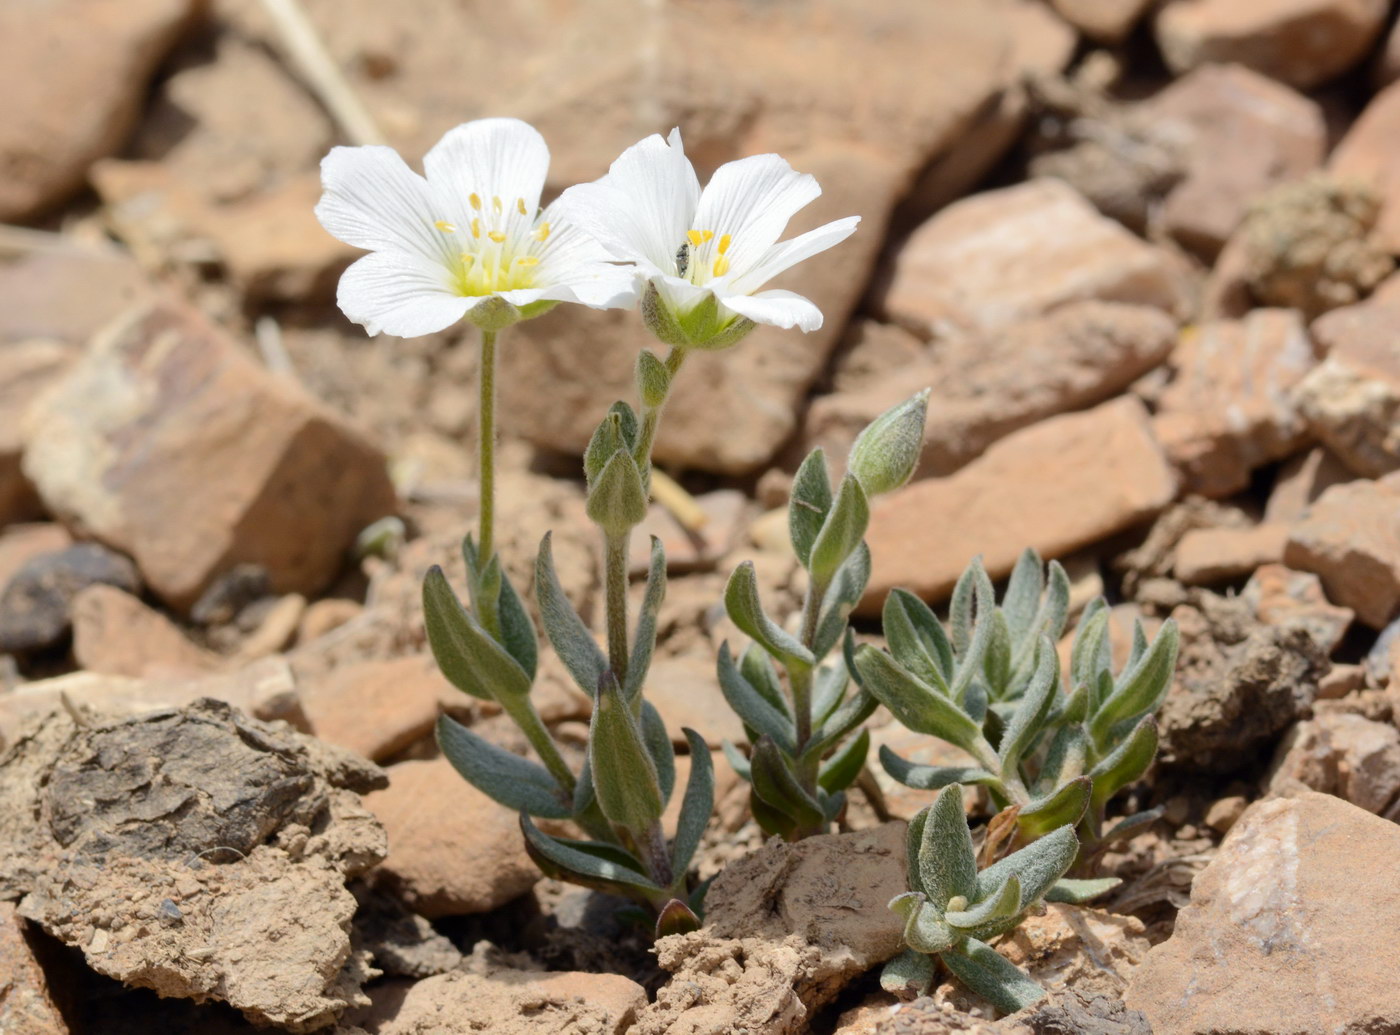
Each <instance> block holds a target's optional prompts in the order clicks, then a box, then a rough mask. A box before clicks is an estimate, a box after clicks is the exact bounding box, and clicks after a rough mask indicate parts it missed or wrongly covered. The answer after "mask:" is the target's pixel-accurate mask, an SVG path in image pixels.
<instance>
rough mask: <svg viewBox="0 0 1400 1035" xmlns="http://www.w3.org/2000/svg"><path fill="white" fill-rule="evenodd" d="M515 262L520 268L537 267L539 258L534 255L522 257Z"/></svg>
mask: <svg viewBox="0 0 1400 1035" xmlns="http://www.w3.org/2000/svg"><path fill="white" fill-rule="evenodd" d="M515 261H516V263H517V264H518V265H521V266H538V265H539V264H540V260H539V257H538V256H536V255H522V256H520V258H518V259H516V260H515Z"/></svg>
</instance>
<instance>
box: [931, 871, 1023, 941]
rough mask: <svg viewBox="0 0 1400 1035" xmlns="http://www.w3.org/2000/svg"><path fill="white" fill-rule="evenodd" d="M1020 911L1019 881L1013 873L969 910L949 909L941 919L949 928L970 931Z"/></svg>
mask: <svg viewBox="0 0 1400 1035" xmlns="http://www.w3.org/2000/svg"><path fill="white" fill-rule="evenodd" d="M1020 911H1021V881H1020V878H1018V877H1017V876H1016V875H1015V874H1014V873H1013V874H1012V875H1011V876H1009V877H1007V878H1006V883H1004V884H1003V885H1002V886H1001V887H1000V888H999V889H997V890H996V891H994V892H992V893H991V894H990V895H988V896H987V897H986V898H984V899H983V900H982V901H980V902H978V903H977V904H976V905H974V906H973V907H972V908H970V909H950V910H949V911H948V912H947V913H945V914H944V916H943V919H944V921H945V922H946V923H947V924H948V926H949V927H954V928H961V929H963V930H965V931H966V930H972V929H975V928H978V927H981V926H983V925H984V924H990V923H992V922H993V921H996V920H1005V919H1007V918H1008V917H1013V916H1015V915H1016V914H1017V913H1019V912H1020Z"/></svg>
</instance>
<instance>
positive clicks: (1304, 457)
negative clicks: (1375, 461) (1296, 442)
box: [1264, 446, 1352, 524]
mask: <svg viewBox="0 0 1400 1035" xmlns="http://www.w3.org/2000/svg"><path fill="white" fill-rule="evenodd" d="M1351 480H1352V473H1351V472H1350V471H1348V470H1347V469H1346V465H1344V464H1343V463H1342V462H1341V461H1340V460H1338V459H1337V458H1336V456H1335V455H1333V454H1332V453H1330V452H1328V451H1327V450H1326V449H1324V448H1322V447H1321V446H1318V447H1316V448H1314V449H1310V450H1308V451H1307V452H1306V453H1299V454H1298V455H1297V456H1295V457H1291V458H1290V459H1288V460H1286V461H1284V463H1283V464H1282V465H1280V467H1279V471H1278V475H1277V476H1276V477H1275V478H1274V487H1273V489H1272V490H1271V491H1270V492H1269V502H1268V503H1267V504H1266V505H1265V507H1264V520H1265V521H1275V522H1282V523H1284V524H1291V523H1292V522H1294V521H1297V520H1298V519H1299V518H1301V517H1302V516H1303V515H1304V514H1306V513H1307V510H1308V508H1309V507H1310V506H1312V504H1313V501H1314V500H1316V499H1317V498H1318V497H1319V496H1321V495H1322V494H1323V493H1324V492H1326V491H1327V490H1328V489H1330V488H1331V487H1332V486H1334V485H1337V484H1340V483H1341V482H1349V481H1351Z"/></svg>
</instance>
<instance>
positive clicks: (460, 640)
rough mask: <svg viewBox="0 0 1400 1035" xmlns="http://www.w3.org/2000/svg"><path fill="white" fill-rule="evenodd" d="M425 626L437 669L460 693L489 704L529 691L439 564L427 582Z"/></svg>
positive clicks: (523, 674)
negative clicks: (458, 596) (463, 602)
mask: <svg viewBox="0 0 1400 1035" xmlns="http://www.w3.org/2000/svg"><path fill="white" fill-rule="evenodd" d="M423 624H424V626H425V627H426V629H427V633H428V643H429V645H430V646H431V647H432V651H433V657H434V658H435V659H436V660H437V663H438V668H440V669H441V670H442V674H443V675H444V676H446V677H447V679H448V681H449V682H450V683H451V684H452V685H453V686H455V687H457V689H459V690H463V691H465V692H466V693H469V694H471V695H472V696H473V697H478V698H481V699H482V700H485V701H491V700H495V701H499V700H503V699H505V698H507V697H510V696H512V695H519V696H524V695H525V694H528V693H529V692H530V684H531V679H530V677H529V675H528V674H526V672H525V670H524V669H523V668H521V667H520V663H519V662H518V661H516V660H515V659H514V658H513V657H511V656H510V654H509V653H508V652H507V651H506V649H505V648H504V647H502V646H501V645H500V644H499V643H497V642H496V641H495V640H493V639H492V638H491V637H490V636H489V635H488V634H487V632H486V630H485V629H483V628H482V627H481V625H480V623H479V622H477V620H476V618H475V617H474V616H473V615H472V614H471V613H470V612H469V611H467V610H466V609H465V608H464V607H462V603H461V601H460V600H458V599H457V594H456V593H454V592H453V591H452V587H451V586H450V585H448V582H447V576H446V575H444V574H443V571H442V569H441V568H440V567H438V566H437V565H434V566H433V567H432V568H430V569H429V570H428V574H427V576H426V577H425V578H424V579H423Z"/></svg>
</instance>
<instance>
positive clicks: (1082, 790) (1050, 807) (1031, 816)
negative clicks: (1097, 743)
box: [1016, 776, 1093, 838]
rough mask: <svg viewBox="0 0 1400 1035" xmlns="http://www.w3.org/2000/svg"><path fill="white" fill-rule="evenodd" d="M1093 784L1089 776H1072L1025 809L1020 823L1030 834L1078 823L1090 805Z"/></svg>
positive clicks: (1017, 819)
mask: <svg viewBox="0 0 1400 1035" xmlns="http://www.w3.org/2000/svg"><path fill="white" fill-rule="evenodd" d="M1092 787H1093V784H1092V783H1091V782H1090V780H1089V778H1088V777H1087V776H1081V777H1079V778H1078V779H1076V780H1070V781H1069V782H1067V783H1065V784H1064V785H1063V786H1061V787H1059V788H1057V789H1056V790H1055V791H1054V792H1053V793H1051V794H1049V795H1047V796H1046V797H1044V798H1041V799H1040V800H1039V801H1033V802H1031V803H1030V804H1029V805H1027V806H1025V807H1024V808H1022V809H1021V811H1020V813H1019V814H1018V815H1017V817H1016V824H1017V826H1019V827H1020V828H1021V833H1022V834H1024V835H1025V836H1026V837H1027V838H1037V837H1043V836H1045V835H1046V834H1048V833H1050V832H1051V831H1052V830H1055V829H1057V828H1059V827H1063V826H1074V824H1076V823H1078V822H1079V820H1080V818H1081V817H1082V816H1083V815H1084V812H1085V810H1086V809H1088V808H1089V796H1090V794H1091V792H1092Z"/></svg>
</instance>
